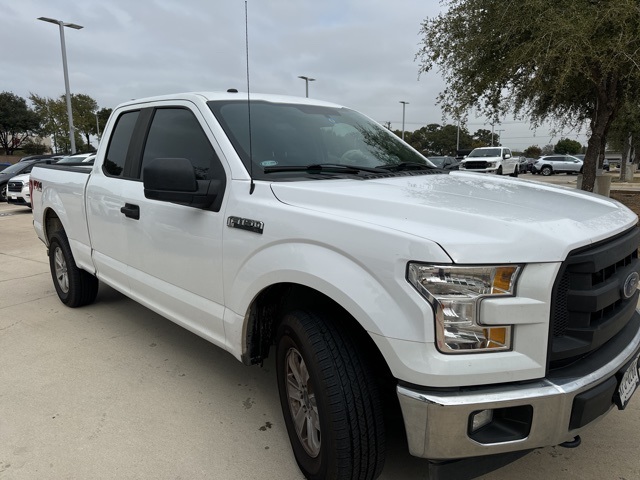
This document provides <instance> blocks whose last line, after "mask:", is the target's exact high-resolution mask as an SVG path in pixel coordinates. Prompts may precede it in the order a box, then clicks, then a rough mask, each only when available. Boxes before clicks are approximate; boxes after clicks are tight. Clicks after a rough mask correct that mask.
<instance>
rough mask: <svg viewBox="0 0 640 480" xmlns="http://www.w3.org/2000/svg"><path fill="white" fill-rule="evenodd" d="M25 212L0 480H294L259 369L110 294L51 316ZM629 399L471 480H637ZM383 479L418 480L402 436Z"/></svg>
mask: <svg viewBox="0 0 640 480" xmlns="http://www.w3.org/2000/svg"><path fill="white" fill-rule="evenodd" d="M31 220H32V219H31V213H30V211H29V210H28V209H26V208H24V207H14V206H9V205H6V204H4V203H2V204H0V479H11V480H14V479H16V480H26V479H29V480H30V479H42V478H47V479H62V478H64V479H83V480H84V479H113V478H126V479H216V480H218V479H222V480H225V479H229V480H236V479H260V480H264V479H279V480H288V479H300V478H301V474H300V472H299V470H298V468H297V466H296V464H295V461H294V459H293V456H292V454H291V451H290V447H289V441H288V438H287V435H286V431H285V429H284V423H283V421H282V414H281V411H280V406H279V403H278V396H277V393H276V382H275V372H274V369H273V362H272V359H269V360H268V361H267V362H265V365H264V367H262V368H260V367H245V366H243V365H242V364H241V363H240V362H238V361H236V360H235V359H234V358H233V357H232V356H231V355H229V354H227V353H225V352H223V351H222V350H220V349H218V348H216V347H214V346H212V345H210V344H209V343H207V342H206V341H205V340H202V339H200V338H199V337H197V336H195V335H193V334H192V333H190V332H188V331H186V330H184V329H182V328H180V327H178V326H176V325H174V324H173V323H171V322H169V321H168V320H165V319H163V318H162V317H160V316H158V315H156V314H155V313H153V312H151V311H150V310H147V309H146V308H144V307H142V306H140V305H138V304H136V303H134V302H133V301H131V300H129V299H127V298H126V297H124V296H123V295H121V294H119V293H117V292H115V291H114V290H112V289H110V288H108V287H106V286H101V288H100V292H99V294H98V299H97V302H96V303H95V304H93V305H91V306H88V307H83V308H79V309H69V308H66V307H65V306H64V305H62V304H61V303H60V302H59V300H58V298H57V296H56V294H55V291H54V289H53V285H52V282H51V278H50V274H49V267H48V259H47V257H46V251H45V248H44V246H43V245H42V243H41V242H40V241H39V240H38V239H37V238H36V236H35V233H34V232H33V228H32V226H31ZM639 432H640V394H637V395H636V398H634V399H633V400H632V401H631V403H630V405H629V406H628V407H627V411H625V412H617V411H616V412H612V414H610V415H609V416H607V417H606V418H605V419H604V420H602V421H601V422H600V423H598V424H597V425H595V426H594V427H593V428H592V429H591V430H589V431H588V432H587V433H586V434H584V435H583V436H582V438H583V445H582V446H581V447H580V448H578V449H574V450H567V449H563V448H560V447H554V448H545V449H542V450H538V451H536V452H533V453H531V454H529V455H528V456H526V457H524V458H523V459H521V460H519V461H517V462H515V463H513V464H511V465H509V466H507V467H505V468H503V469H501V470H499V471H496V472H493V473H491V474H488V475H485V476H483V477H482V479H483V480H507V479H509V480H511V479H514V478H518V479H520V480H533V479H536V480H537V479H541V478H545V479H564V478H567V479H599V480H600V479H615V480H619V479H626V480H631V479H637V478H640V456H639V455H638V452H637V450H638V447H637V446H638V441H639V440H640V433H639ZM388 450H389V454H388V459H387V465H386V467H385V470H384V472H383V475H382V477H381V478H382V479H385V480H390V479H406V480H417V479H426V478H427V473H426V468H427V464H426V462H425V461H424V460H420V459H416V458H413V457H411V456H410V455H409V454H408V453H407V452H406V446H405V445H404V443H403V440H402V438H401V436H398V435H395V436H393V437H392V438H390V439H389V447H388Z"/></svg>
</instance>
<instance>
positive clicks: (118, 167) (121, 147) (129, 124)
mask: <svg viewBox="0 0 640 480" xmlns="http://www.w3.org/2000/svg"><path fill="white" fill-rule="evenodd" d="M139 114H140V112H139V111H135V112H126V113H123V114H122V115H120V117H118V120H117V123H116V126H115V128H114V129H113V134H112V135H111V140H110V141H109V147H108V148H107V155H106V157H105V159H104V164H103V165H102V169H103V171H104V173H105V174H107V175H109V176H111V177H122V176H123V172H124V164H125V162H126V159H127V152H128V150H129V143H130V142H131V136H132V135H133V129H134V128H135V126H136V121H137V120H138V115H139Z"/></svg>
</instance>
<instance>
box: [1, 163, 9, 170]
mask: <svg viewBox="0 0 640 480" xmlns="http://www.w3.org/2000/svg"><path fill="white" fill-rule="evenodd" d="M10 166H11V164H10V163H6V162H3V163H0V172H1V171H2V170H4V169H5V168H7V167H10Z"/></svg>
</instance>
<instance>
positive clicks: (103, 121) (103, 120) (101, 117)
mask: <svg viewBox="0 0 640 480" xmlns="http://www.w3.org/2000/svg"><path fill="white" fill-rule="evenodd" d="M112 111H113V109H111V108H101V109H100V110H98V113H97V115H98V123H97V124H96V127H97V126H99V127H100V130H99V131H97V130H96V132H95V134H96V136H97V137H98V138H99V139H102V132H104V127H106V126H107V120H109V117H110V116H111V112H112Z"/></svg>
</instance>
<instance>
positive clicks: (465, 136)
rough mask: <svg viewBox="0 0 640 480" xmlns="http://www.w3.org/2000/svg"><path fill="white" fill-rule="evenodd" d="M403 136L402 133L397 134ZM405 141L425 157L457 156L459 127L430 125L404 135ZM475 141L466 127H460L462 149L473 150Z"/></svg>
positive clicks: (397, 132)
mask: <svg viewBox="0 0 640 480" xmlns="http://www.w3.org/2000/svg"><path fill="white" fill-rule="evenodd" d="M395 133H396V135H398V136H401V132H400V131H396V132H395ZM404 139H405V141H406V142H407V143H408V144H409V145H411V146H412V147H413V148H415V149H416V150H418V151H419V152H422V153H423V154H424V155H455V154H456V145H457V144H458V126H457V125H450V124H449V125H439V124H437V123H430V124H429V125H426V126H424V127H422V128H420V129H418V130H415V131H413V132H405V133H404ZM472 142H473V139H472V137H471V135H470V134H469V131H468V130H467V128H466V127H465V126H464V125H460V142H459V143H460V148H461V149H463V148H472Z"/></svg>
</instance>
